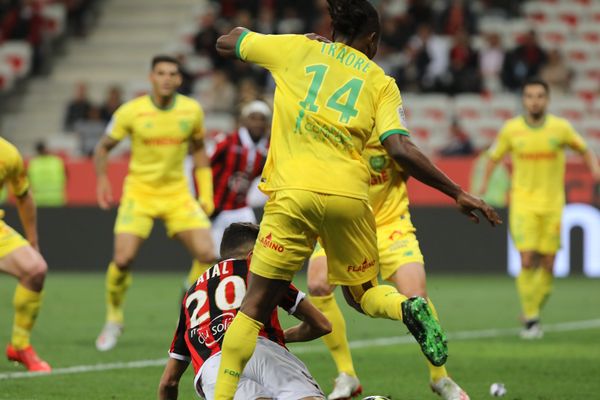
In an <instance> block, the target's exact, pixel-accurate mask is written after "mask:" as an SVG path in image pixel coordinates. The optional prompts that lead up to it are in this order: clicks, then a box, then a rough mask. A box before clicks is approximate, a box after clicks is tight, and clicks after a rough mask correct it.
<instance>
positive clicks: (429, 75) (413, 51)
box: [408, 24, 449, 91]
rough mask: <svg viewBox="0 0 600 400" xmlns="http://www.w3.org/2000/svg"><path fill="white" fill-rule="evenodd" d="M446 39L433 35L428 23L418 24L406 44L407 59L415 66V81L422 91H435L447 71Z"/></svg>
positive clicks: (447, 47)
mask: <svg viewBox="0 0 600 400" xmlns="http://www.w3.org/2000/svg"><path fill="white" fill-rule="evenodd" d="M448 50H449V46H448V40H446V39H445V38H443V37H441V36H438V35H435V34H434V33H433V30H432V28H431V26H430V25H425V24H424V25H420V26H419V27H418V28H417V33H416V34H415V35H414V36H413V37H412V38H411V39H410V41H409V44H408V55H409V59H411V60H413V62H414V63H415V66H416V68H417V81H418V83H419V87H420V88H421V90H423V91H436V90H438V89H439V87H440V79H441V78H442V77H443V75H444V74H446V73H447V71H448V54H449V51H448Z"/></svg>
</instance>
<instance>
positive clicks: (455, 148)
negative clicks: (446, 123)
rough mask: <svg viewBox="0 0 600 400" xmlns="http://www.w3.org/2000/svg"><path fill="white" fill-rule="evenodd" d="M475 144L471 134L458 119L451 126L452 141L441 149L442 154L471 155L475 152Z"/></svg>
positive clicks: (454, 155) (450, 155)
mask: <svg viewBox="0 0 600 400" xmlns="http://www.w3.org/2000/svg"><path fill="white" fill-rule="evenodd" d="M474 152H475V151H474V149H473V144H472V143H471V139H470V138H469V135H467V134H466V132H465V131H464V130H463V129H462V128H461V126H460V124H459V123H458V120H457V119H454V120H453V121H452V125H451V126H450V141H449V142H448V144H447V145H446V146H444V148H442V149H441V150H440V154H441V155H442V156H446V157H456V156H469V155H472V154H473V153H474Z"/></svg>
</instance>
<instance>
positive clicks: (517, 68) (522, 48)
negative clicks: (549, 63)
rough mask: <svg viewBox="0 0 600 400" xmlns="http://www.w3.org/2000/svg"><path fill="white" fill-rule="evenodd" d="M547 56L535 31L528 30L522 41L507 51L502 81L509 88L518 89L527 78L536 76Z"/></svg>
mask: <svg viewBox="0 0 600 400" xmlns="http://www.w3.org/2000/svg"><path fill="white" fill-rule="evenodd" d="M546 60H547V56H546V52H545V51H544V49H542V46H541V45H540V44H539V42H538V39H537V35H536V33H535V31H533V30H531V31H529V32H528V33H527V34H526V35H525V36H524V37H523V40H522V43H521V44H520V45H518V46H517V47H515V48H514V49H513V50H511V51H509V52H508V53H507V54H506V57H505V58H504V64H503V66H502V82H503V83H504V85H505V86H506V87H507V88H509V89H511V90H518V89H520V88H521V87H522V86H523V84H524V83H525V82H526V81H527V79H529V78H531V77H534V76H537V75H538V74H539V72H540V70H541V68H542V66H543V65H544V64H545V63H546Z"/></svg>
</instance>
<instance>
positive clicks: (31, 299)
mask: <svg viewBox="0 0 600 400" xmlns="http://www.w3.org/2000/svg"><path fill="white" fill-rule="evenodd" d="M41 305H42V293H41V292H34V291H33V290H29V289H27V288H26V287H25V286H23V285H21V284H20V283H19V284H17V288H16V289H15V296H14V298H13V306H14V307H15V319H14V324H13V331H12V338H11V344H12V346H13V347H14V348H15V349H17V350H21V349H24V348H26V347H28V346H29V338H30V336H31V329H32V328H33V324H35V320H36V318H37V315H38V312H39V310H40V306H41Z"/></svg>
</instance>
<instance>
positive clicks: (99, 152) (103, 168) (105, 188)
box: [94, 135, 119, 210]
mask: <svg viewBox="0 0 600 400" xmlns="http://www.w3.org/2000/svg"><path fill="white" fill-rule="evenodd" d="M118 143H119V142H118V141H117V140H115V139H113V138H111V137H110V136H108V135H104V136H102V139H100V141H99V142H98V144H97V145H96V148H95V149H94V166H95V167H96V179H97V181H96V198H97V200H98V205H99V206H100V208H102V209H103V210H107V209H108V208H109V207H110V203H111V202H112V201H113V197H112V189H111V187H110V180H109V179H108V173H107V168H108V153H109V152H110V151H111V150H112V149H113V148H114V147H115V146H116V145H117V144H118Z"/></svg>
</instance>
